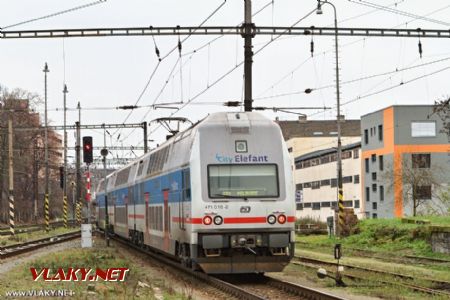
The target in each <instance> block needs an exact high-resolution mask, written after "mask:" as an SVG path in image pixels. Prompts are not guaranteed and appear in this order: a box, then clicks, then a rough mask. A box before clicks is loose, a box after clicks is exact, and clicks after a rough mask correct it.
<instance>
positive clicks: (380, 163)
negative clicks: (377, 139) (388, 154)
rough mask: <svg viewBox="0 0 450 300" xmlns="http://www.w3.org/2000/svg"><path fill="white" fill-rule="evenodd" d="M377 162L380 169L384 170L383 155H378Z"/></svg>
mask: <svg viewBox="0 0 450 300" xmlns="http://www.w3.org/2000/svg"><path fill="white" fill-rule="evenodd" d="M378 164H379V167H380V171H383V170H384V157H383V155H380V156H378Z"/></svg>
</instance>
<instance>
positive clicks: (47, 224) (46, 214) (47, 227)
mask: <svg viewBox="0 0 450 300" xmlns="http://www.w3.org/2000/svg"><path fill="white" fill-rule="evenodd" d="M43 72H44V77H45V80H44V81H45V82H44V84H45V86H44V93H45V98H44V100H45V137H44V138H45V145H44V147H45V150H44V156H45V196H44V197H45V198H44V217H45V230H46V231H47V232H48V231H49V230H50V215H49V199H48V193H49V188H48V185H49V184H48V181H49V168H48V123H47V73H48V72H50V70H49V69H48V65H47V63H45V66H44V70H43Z"/></svg>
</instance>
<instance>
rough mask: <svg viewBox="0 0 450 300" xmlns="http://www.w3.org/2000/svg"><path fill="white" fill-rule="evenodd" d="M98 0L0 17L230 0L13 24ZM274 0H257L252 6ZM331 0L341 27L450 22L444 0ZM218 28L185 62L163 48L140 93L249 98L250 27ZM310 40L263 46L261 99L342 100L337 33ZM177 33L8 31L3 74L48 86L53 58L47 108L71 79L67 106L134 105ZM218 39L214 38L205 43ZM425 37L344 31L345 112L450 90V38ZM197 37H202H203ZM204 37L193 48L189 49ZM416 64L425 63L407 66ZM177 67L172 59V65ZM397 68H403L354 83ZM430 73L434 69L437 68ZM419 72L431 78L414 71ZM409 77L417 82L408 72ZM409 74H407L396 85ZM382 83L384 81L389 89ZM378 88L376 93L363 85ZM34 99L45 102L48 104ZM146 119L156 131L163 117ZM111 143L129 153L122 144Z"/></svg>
mask: <svg viewBox="0 0 450 300" xmlns="http://www.w3.org/2000/svg"><path fill="white" fill-rule="evenodd" d="M93 2H95V1H75V0H65V1H56V0H53V1H51V0H41V1H32V0H28V1H25V0H16V1H0V4H1V8H2V9H1V10H0V27H3V28H4V29H3V30H25V29H30V30H32V29H36V30H37V29H62V28H92V27H129V26H150V25H153V26H176V25H182V26H197V25H199V24H200V23H202V22H203V21H204V20H205V19H206V18H207V17H208V16H209V15H210V14H211V13H212V12H213V11H214V10H215V9H217V8H218V7H219V6H220V5H221V4H223V3H224V1H223V0H208V1H207V0H190V1H186V0H184V1H183V0H164V1H163V0H132V1H119V0H108V1H106V2H104V3H101V4H97V5H93V6H90V7H88V8H84V9H80V10H76V11H73V12H69V13H66V14H63V15H59V16H54V17H50V18H46V19H42V20H38V21H35V22H30V23H26V24H23V25H18V26H12V27H9V26H11V25H14V24H17V23H20V22H22V21H27V20H30V19H34V18H39V17H42V16H46V15H49V14H52V13H55V12H59V11H63V10H66V9H70V8H74V7H78V6H81V5H84V4H88V3H93ZM271 2H272V1H270V0H254V1H253V6H254V8H253V12H257V11H258V10H259V9H260V8H262V7H264V6H265V5H266V4H269V3H271ZM333 3H334V4H335V5H336V8H337V13H338V20H339V21H340V22H339V26H342V27H383V28H394V27H395V28H414V29H415V28H419V27H420V28H423V29H425V28H426V29H448V28H450V18H449V16H450V13H449V12H450V3H449V1H448V0H432V1H423V0H422V1H421V0H403V1H402V0H398V1H395V0H382V1H381V0H380V1H378V0H377V1H375V0H370V1H359V0H355V1H348V0H334V1H333ZM371 3H376V4H377V5H384V6H387V7H389V8H390V9H396V10H398V11H399V12H398V13H393V12H388V11H385V10H381V9H374V8H371V7H369V6H370V5H371ZM364 4H365V5H364ZM316 5H317V1H315V0H301V1H299V0H274V1H273V5H272V4H270V5H267V6H266V8H264V9H263V10H262V11H261V12H260V13H258V14H257V15H256V16H255V17H254V23H256V25H257V26H258V25H259V26H272V25H274V26H291V25H292V24H294V23H295V22H297V21H298V20H299V19H301V18H303V17H304V16H305V15H307V14H308V13H309V12H310V11H311V10H313V9H314V8H315V7H316ZM243 9H244V1H242V0H228V1H226V3H225V4H224V5H223V6H222V7H221V8H220V9H219V10H218V11H217V13H215V14H214V15H213V16H212V17H211V18H210V19H209V20H208V21H207V22H206V24H205V25H209V26H220V25H223V26H235V25H238V24H239V23H240V22H242V21H243V16H244V10H243ZM323 10H324V13H323V14H322V15H316V14H312V15H311V16H308V17H307V18H305V19H304V20H303V21H301V22H300V23H299V24H298V26H312V25H314V26H332V24H333V11H332V9H331V6H328V5H326V6H324V7H323ZM417 16H422V17H423V18H417ZM447 22H448V23H447ZM271 38H272V37H270V36H260V37H256V38H255V39H254V44H255V47H254V51H258V49H260V48H261V47H263V46H265V45H266V44H267V43H268V42H270V40H271ZM215 39H216V37H215V36H203V37H202V36H195V37H190V38H189V39H188V40H187V41H186V42H184V43H183V48H182V59H181V62H182V63H181V67H180V63H179V62H178V63H177V61H178V51H174V52H173V53H172V54H171V55H169V56H168V57H167V58H165V59H164V60H163V61H162V62H161V63H160V65H159V67H158V68H157V71H156V73H155V75H154V77H153V78H152V80H151V81H150V84H149V86H148V88H147V89H146V90H145V92H144V93H143V96H142V97H141V100H140V101H139V103H138V105H150V104H154V103H165V102H178V101H183V102H187V101H189V100H190V99H192V98H193V97H195V96H196V95H197V94H199V93H201V92H203V91H204V90H205V89H206V91H205V92H204V93H202V94H201V95H200V96H199V97H198V98H196V99H195V100H193V101H192V103H193V104H194V103H196V102H197V103H198V102H200V103H202V102H203V103H204V102H217V103H220V102H224V101H228V100H241V99H242V93H243V68H242V67H237V68H235V66H236V64H238V63H240V62H241V61H242V60H243V39H242V38H241V37H240V36H226V37H221V38H219V39H217V40H215ZM213 40H215V41H213ZM313 40H314V45H315V52H314V56H313V57H311V53H310V42H311V37H306V36H299V37H293V36H285V37H281V38H279V39H277V40H275V41H273V42H272V43H270V44H268V46H267V47H266V48H264V49H263V50H262V51H261V52H259V53H258V54H257V55H255V57H254V68H253V70H254V83H253V95H254V98H255V102H254V105H255V106H270V107H273V106H330V107H333V108H334V107H335V104H336V97H335V89H334V87H333V84H334V82H335V71H334V52H333V47H334V39H333V37H326V36H325V37H320V36H314V38H313ZM177 41H178V38H177V37H155V40H153V39H152V37H150V36H146V37H101V38H65V39H22V40H0V84H1V85H3V86H5V87H7V88H10V89H13V88H22V89H25V90H28V91H31V92H35V93H38V94H40V95H42V97H43V94H44V92H43V91H44V74H43V72H42V69H43V66H44V63H45V62H47V63H48V65H49V68H50V73H49V74H48V76H49V77H48V93H49V97H48V107H49V108H50V109H54V108H62V107H63V94H62V90H63V84H64V82H65V83H66V84H67V87H68V90H69V93H68V95H67V106H68V107H69V108H74V107H76V103H77V102H78V101H79V102H81V106H82V107H84V108H92V107H104V108H110V107H115V106H119V105H133V104H135V103H136V101H137V100H138V98H139V95H140V94H141V93H142V91H143V90H144V88H145V86H146V84H147V82H148V81H149V78H150V75H151V74H152V72H153V71H154V70H155V67H156V65H157V63H158V60H157V57H156V55H155V50H154V48H155V43H156V45H157V47H158V48H159V50H160V52H161V56H165V55H166V54H167V53H168V52H169V51H170V50H171V49H172V48H173V47H175V46H176V45H177ZM210 41H212V42H211V43H209V42H210ZM418 42H419V40H418V39H417V38H408V39H406V38H361V37H340V38H339V44H340V47H339V58H340V69H341V91H342V95H341V98H342V103H344V104H345V103H346V102H348V101H351V100H355V101H352V102H351V103H349V104H345V105H343V106H342V113H343V114H344V115H345V116H346V118H360V116H361V115H363V114H366V113H369V112H372V111H374V110H377V109H380V108H383V107H386V106H389V105H393V104H432V103H433V102H434V101H435V100H438V99H442V98H443V97H446V96H448V95H449V84H448V83H449V80H448V76H449V74H450V71H449V70H447V69H446V68H450V40H448V39H427V38H422V39H421V42H422V45H423V57H422V58H420V57H419V52H418ZM205 45H206V46H205ZM201 46H205V47H203V48H201V49H199V47H201ZM196 49H197V51H196V53H195V54H192V51H193V50H196ZM427 63H429V64H427ZM420 64H425V65H423V66H420V67H417V68H412V69H408V70H402V69H404V68H408V67H413V66H416V65H420ZM233 68H235V70H234V71H233V72H231V73H230V75H228V76H226V77H225V78H224V79H223V80H222V81H220V82H218V83H217V84H216V85H214V86H213V87H210V88H209V89H207V87H208V86H210V85H212V84H213V83H214V82H215V81H216V80H217V79H218V78H220V77H221V76H222V75H224V74H225V73H227V72H228V71H230V70H232V69H233ZM172 69H174V71H173V73H172V76H170V73H171V71H172ZM395 70H398V71H397V72H395V73H391V74H387V75H384V76H376V77H374V78H372V79H366V80H356V81H354V82H353V83H346V82H348V81H350V80H355V79H359V78H363V77H366V76H370V75H377V74H380V73H386V72H390V71H395ZM431 73H435V74H433V75H430V74H431ZM419 77H423V78H421V79H417V80H414V79H416V78H419ZM166 81H167V83H166ZM409 81H411V82H410V83H408V82H409ZM401 82H404V83H406V84H403V85H401V86H400V83H401ZM328 85H330V88H324V89H319V90H316V91H313V92H312V93H311V94H309V95H306V94H304V93H297V94H295V92H296V91H303V90H305V89H306V88H318V87H324V86H328ZM389 87H395V88H392V89H389ZM386 89H387V91H384V92H381V91H383V90H386ZM378 92H379V93H378ZM372 93H373V94H375V95H373V96H369V97H365V96H366V95H368V94H372ZM284 94H288V95H284ZM289 94H290V95H289ZM158 95H159V96H158ZM277 95H278V96H277ZM261 98H263V99H261ZM38 109H39V110H43V105H42V106H41V107H39V108H38ZM223 110H228V111H236V110H238V109H237V108H224V107H222V106H220V105H205V104H203V105H189V106H186V107H185V108H183V109H182V110H181V111H179V112H178V113H177V114H176V116H183V117H187V118H189V119H191V120H192V121H194V122H195V121H197V120H199V119H201V118H203V117H204V116H206V115H207V114H208V113H211V112H215V111H223ZM172 112H173V110H164V109H159V110H153V109H150V110H149V109H148V108H141V109H138V110H135V111H134V112H133V113H132V114H131V116H130V117H129V118H128V120H127V122H131V123H137V122H142V121H144V120H145V121H148V122H150V121H151V120H153V119H155V118H157V117H163V116H168V115H169V114H170V113H172ZM302 112H303V113H305V114H307V115H308V118H311V119H331V118H335V116H336V110H335V109H333V110H329V111H325V112H324V111H320V110H317V109H313V110H306V111H302ZM128 113H129V112H128V111H117V110H111V109H109V110H87V109H86V110H82V117H81V122H82V123H84V124H101V123H123V122H124V121H125V118H126V117H127V115H128ZM265 114H266V115H267V116H269V117H271V118H275V117H277V116H278V117H279V118H280V119H292V118H296V116H295V115H290V114H285V113H273V112H266V113H265ZM49 118H50V119H51V121H52V124H54V125H59V124H62V122H63V112H62V111H53V110H51V111H50V112H49ZM77 118H78V113H77V112H74V111H69V112H68V124H74V122H75V121H76V120H77ZM150 128H151V131H152V129H154V128H156V125H152V126H151V127H150ZM110 133H111V134H113V136H112V137H108V141H107V143H108V145H111V144H112V145H121V144H123V145H142V130H137V131H134V132H131V130H122V131H115V130H110ZM119 134H120V136H119ZM165 134H166V132H164V130H162V129H158V130H157V131H155V132H153V133H152V136H151V137H150V138H151V139H154V140H155V141H157V142H161V141H162V140H163V138H164V136H165ZM83 135H92V136H93V137H94V144H95V145H98V144H99V143H101V144H102V143H103V136H102V132H101V131H84V132H83ZM73 143H74V139H73V133H72V132H69V146H72V145H73ZM151 145H152V146H154V145H155V144H154V143H153V144H151ZM136 153H137V154H139V152H136ZM69 155H73V154H72V153H69ZM95 155H99V153H95ZM115 155H119V156H122V155H125V156H127V155H128V156H129V155H130V154H129V153H128V152H127V151H124V152H123V153H122V152H119V153H116V154H115Z"/></svg>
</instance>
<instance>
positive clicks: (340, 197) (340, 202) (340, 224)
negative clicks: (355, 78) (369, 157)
mask: <svg viewBox="0 0 450 300" xmlns="http://www.w3.org/2000/svg"><path fill="white" fill-rule="evenodd" d="M323 4H329V5H331V7H333V11H334V47H335V60H336V101H337V104H336V105H337V132H338V141H337V175H338V176H337V179H338V180H337V183H338V207H339V214H338V218H339V221H338V228H339V230H338V234H339V236H341V233H342V229H343V225H344V191H343V188H342V143H341V94H340V89H339V53H338V50H339V49H338V25H337V13H336V7H335V6H334V4H333V3H331V2H328V1H327V0H324V1H322V0H317V11H316V13H317V14H318V15H320V14H322V13H323V12H322V5H323Z"/></svg>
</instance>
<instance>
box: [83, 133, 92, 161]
mask: <svg viewBox="0 0 450 300" xmlns="http://www.w3.org/2000/svg"><path fill="white" fill-rule="evenodd" d="M92 149H93V147H92V136H83V161H84V162H85V163H87V164H90V163H92V161H93V157H92Z"/></svg>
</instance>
